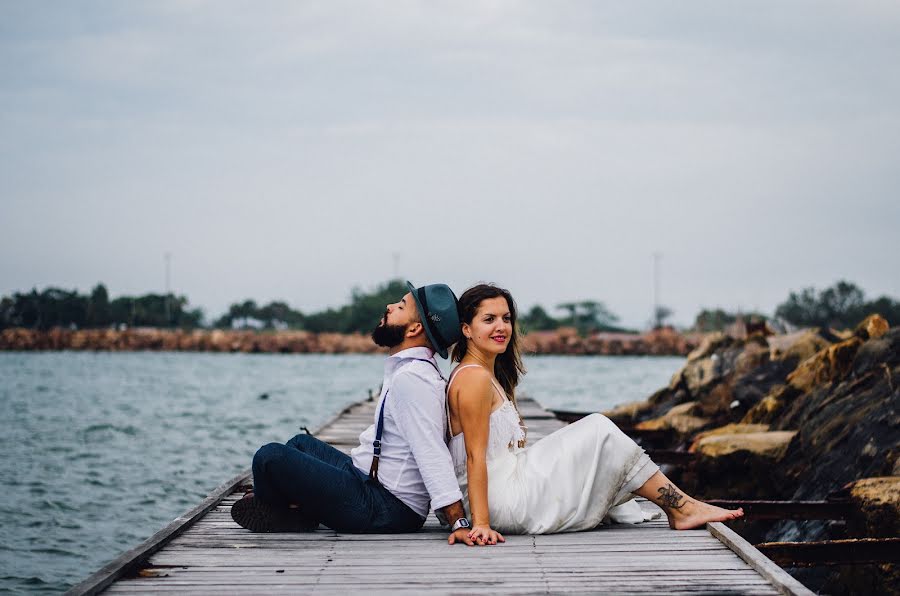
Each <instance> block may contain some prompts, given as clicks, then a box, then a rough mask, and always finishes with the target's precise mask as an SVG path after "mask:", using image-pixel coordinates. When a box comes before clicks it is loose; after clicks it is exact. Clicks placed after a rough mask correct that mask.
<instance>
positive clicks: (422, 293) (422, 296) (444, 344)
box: [416, 286, 450, 350]
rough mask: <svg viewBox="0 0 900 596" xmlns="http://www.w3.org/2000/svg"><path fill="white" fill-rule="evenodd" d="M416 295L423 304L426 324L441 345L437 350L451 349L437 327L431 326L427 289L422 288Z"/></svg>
mask: <svg viewBox="0 0 900 596" xmlns="http://www.w3.org/2000/svg"><path fill="white" fill-rule="evenodd" d="M416 293H417V294H418V295H419V302H420V303H421V304H422V310H424V311H425V319H426V321H425V324H426V325H428V328H429V329H430V330H431V334H432V335H433V336H434V339H436V340H437V342H438V343H439V344H440V345H439V346H435V347H436V348H437V349H439V350H440V349H441V348H442V347H449V346H450V344H448V343H447V340H446V339H444V336H443V335H441V332H440V331H438V329H437V327H435V326H434V325H432V324H431V321H430V320H428V314H429V312H428V299H427V298H426V297H425V287H424V286H422V287H421V288H419V289H418V290H416Z"/></svg>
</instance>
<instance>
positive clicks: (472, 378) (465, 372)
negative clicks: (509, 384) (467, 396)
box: [450, 364, 491, 386]
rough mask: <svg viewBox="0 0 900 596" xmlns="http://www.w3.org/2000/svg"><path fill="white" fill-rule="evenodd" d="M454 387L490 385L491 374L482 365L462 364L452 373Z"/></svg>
mask: <svg viewBox="0 0 900 596" xmlns="http://www.w3.org/2000/svg"><path fill="white" fill-rule="evenodd" d="M450 377H451V379H450V380H451V382H452V383H453V385H454V386H458V385H463V386H477V385H485V384H487V385H490V383H491V373H489V372H488V370H487V369H486V368H485V367H483V366H481V365H480V364H461V365H459V366H457V367H456V368H454V369H453V372H451V373H450Z"/></svg>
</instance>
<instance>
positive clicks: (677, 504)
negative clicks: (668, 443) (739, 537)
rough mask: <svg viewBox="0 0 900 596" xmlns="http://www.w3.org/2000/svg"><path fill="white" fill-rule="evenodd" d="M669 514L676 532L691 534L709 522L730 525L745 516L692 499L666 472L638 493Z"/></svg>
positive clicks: (650, 480) (670, 525) (637, 492)
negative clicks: (732, 521) (725, 522)
mask: <svg viewBox="0 0 900 596" xmlns="http://www.w3.org/2000/svg"><path fill="white" fill-rule="evenodd" d="M635 493H636V494H638V495H640V496H642V497H644V498H645V499H648V500H650V501H653V502H654V503H656V504H657V505H659V506H660V507H661V508H662V510H663V511H665V512H666V517H668V518H669V527H670V528H672V529H673V530H691V529H693V528H699V527H701V526H703V525H705V524H707V523H709V522H720V521H729V520H732V519H738V518H739V517H743V516H744V510H743V509H722V508H721V507H716V506H715V505H710V504H708V503H704V502H703V501H698V500H697V499H694V498H691V497H690V496H688V495H687V494H686V493H684V492H682V491H681V489H680V488H678V487H677V486H675V485H674V484H673V483H672V481H671V480H669V479H668V478H666V476H665V474H663V473H662V472H656V473H655V474H654V475H653V476H652V477H651V478H650V479H649V480H647V482H645V483H644V484H643V485H642V486H641V487H640V488H639V489H637V490H636V491H635Z"/></svg>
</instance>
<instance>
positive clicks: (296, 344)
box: [0, 327, 702, 356]
mask: <svg viewBox="0 0 900 596" xmlns="http://www.w3.org/2000/svg"><path fill="white" fill-rule="evenodd" d="M701 340H702V335H701V334H682V333H679V332H678V331H676V330H674V329H672V328H670V327H664V328H662V329H656V330H654V331H649V332H647V333H643V334H628V333H595V334H592V335H588V336H586V337H581V336H579V335H578V333H577V332H576V331H575V329H572V328H567V327H563V328H560V329H557V330H554V331H535V332H532V333H529V334H527V335H525V336H523V339H522V348H523V349H522V351H523V352H524V353H525V354H547V355H603V356H686V355H687V354H688V353H689V352H690V351H691V350H693V349H694V348H695V347H697V346H698V345H699V344H700V341H701ZM61 350H74V351H100V352H138V351H160V352H226V353H228V352H240V353H248V354H256V353H260V354H375V353H384V352H385V350H384V349H383V348H379V347H378V346H376V345H375V344H374V343H372V339H371V338H370V337H369V336H368V335H363V334H360V333H350V334H344V333H313V332H310V331H290V330H286V331H253V330H222V329H199V330H192V331H184V330H180V329H156V328H146V327H142V328H133V329H124V330H114V329H77V330H72V329H62V328H54V329H50V330H47V331H40V330H35V329H24V328H18V327H15V328H10V329H4V330H2V331H0V351H61Z"/></svg>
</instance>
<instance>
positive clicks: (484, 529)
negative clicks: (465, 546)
mask: <svg viewBox="0 0 900 596" xmlns="http://www.w3.org/2000/svg"><path fill="white" fill-rule="evenodd" d="M469 538H470V539H471V540H472V542H474V543H475V544H477V545H478V546H490V545H492V544H497V543H498V542H506V538H504V537H503V535H502V534H501V533H500V532H498V531H497V530H492V529H491V527H490V526H472V527H471V528H470V530H469Z"/></svg>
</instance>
